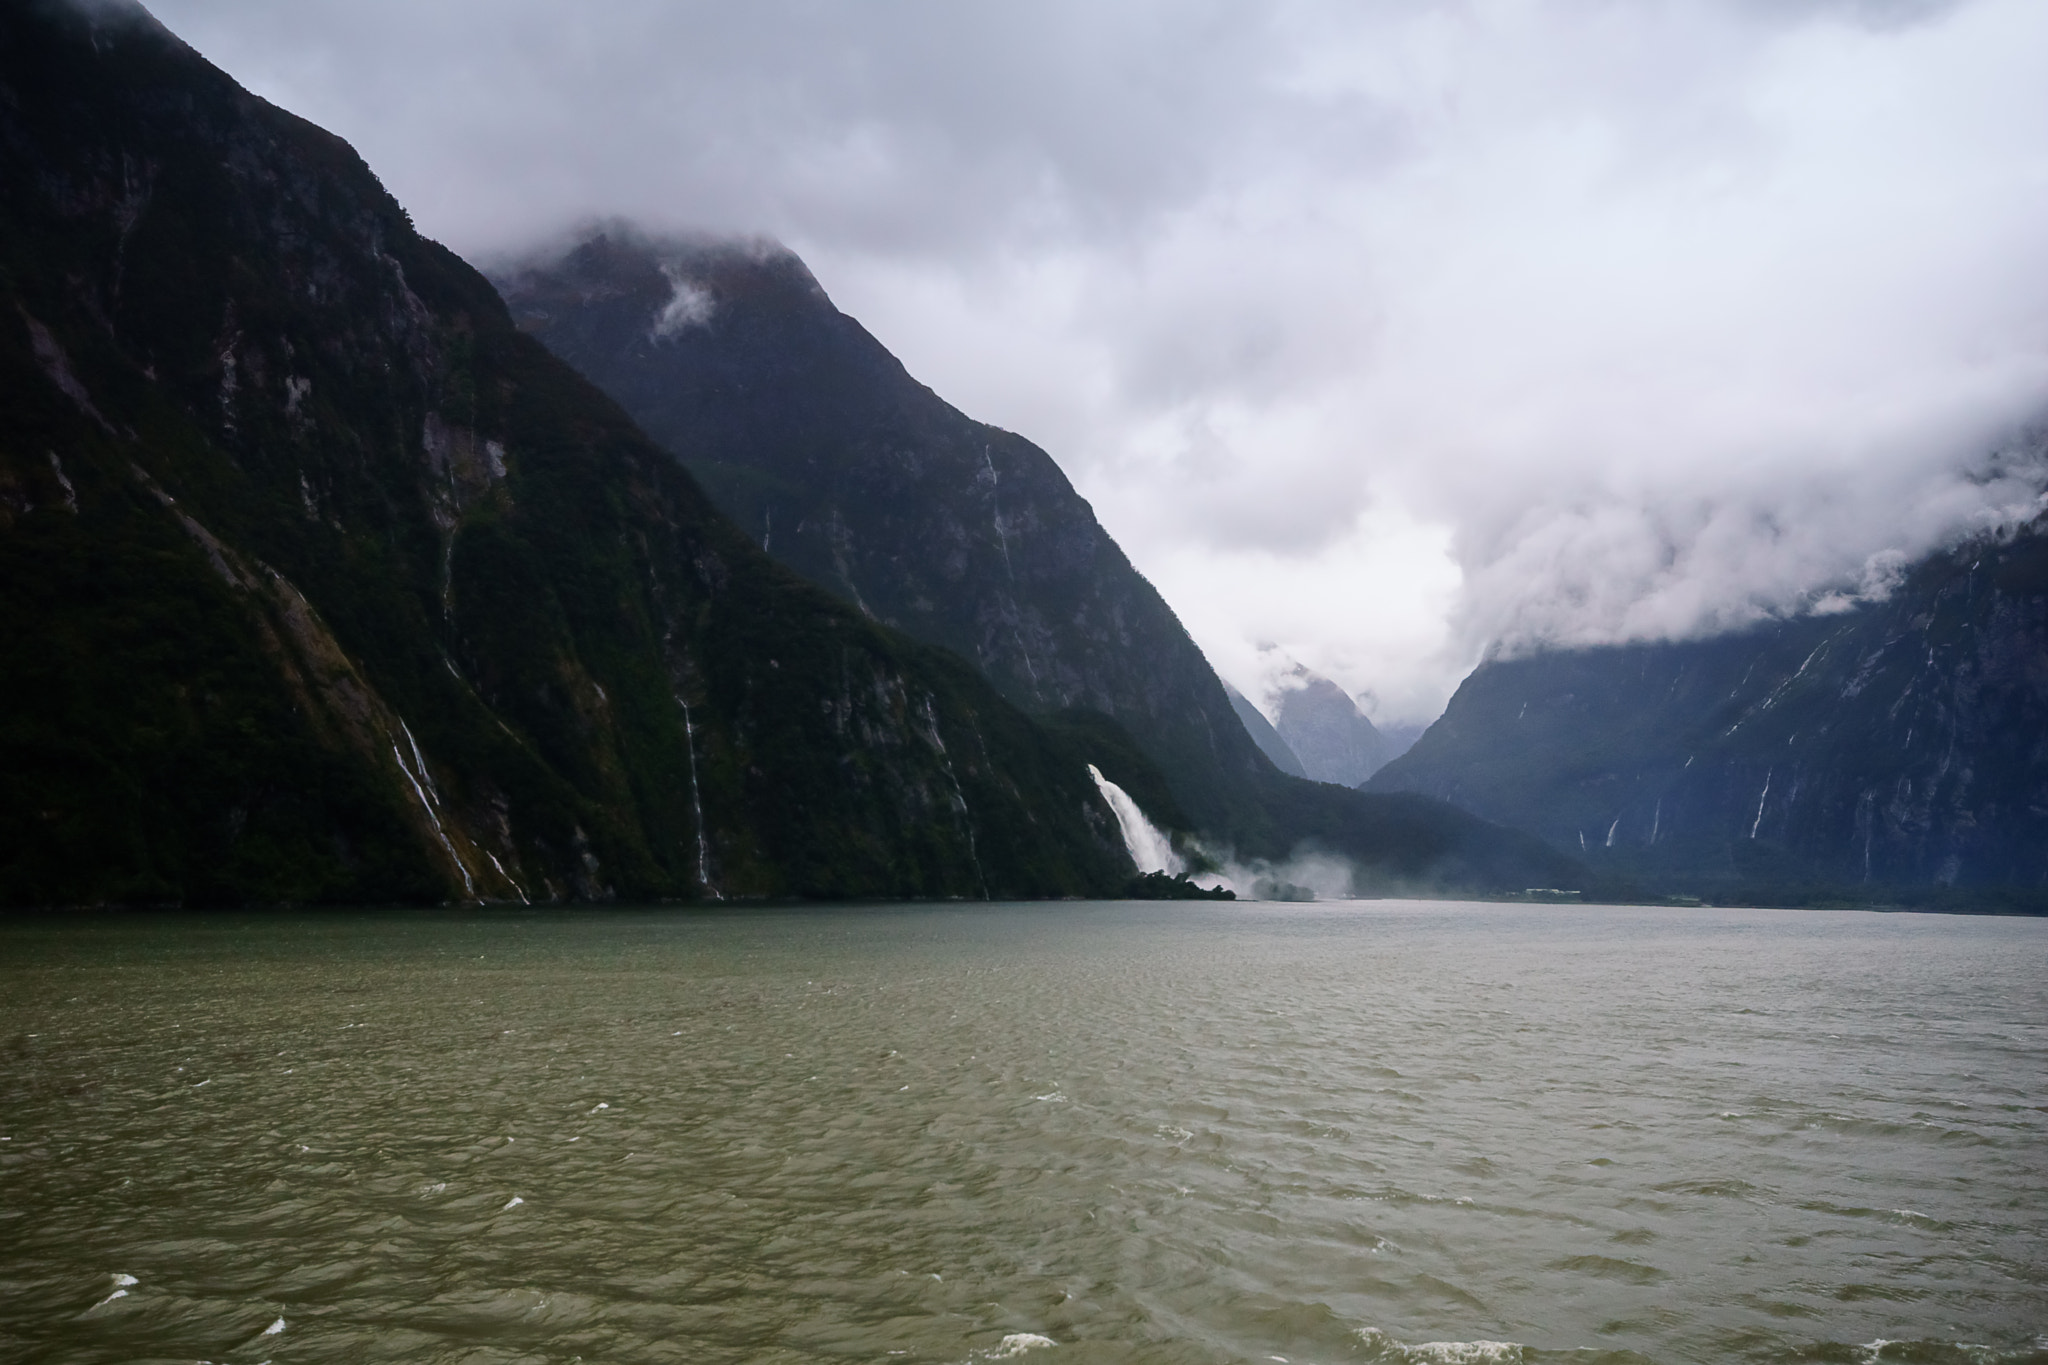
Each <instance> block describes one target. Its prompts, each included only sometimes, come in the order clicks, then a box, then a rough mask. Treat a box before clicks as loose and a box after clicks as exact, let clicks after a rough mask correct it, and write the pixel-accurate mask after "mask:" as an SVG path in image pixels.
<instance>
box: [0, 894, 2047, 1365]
mask: <svg viewBox="0 0 2048 1365" xmlns="http://www.w3.org/2000/svg"><path fill="white" fill-rule="evenodd" d="M2044 965H2048V922H2043V921H2029V920H2013V919H1963V918H1938V917H1929V916H1908V915H1897V916H1880V915H1866V914H1849V913H1844V914H1823V913H1806V914H1799V913H1773V912H1753V911H1715V910H1699V911H1665V910H1660V911H1644V910H1627V909H1591V908H1584V909H1582V908H1576V907H1574V908H1558V907H1509V906H1471V905H1465V906H1461V905H1450V904H1416V903H1401V902H1381V903H1366V904H1354V905H1342V906H1330V905H1317V906H1285V907H1282V906H1274V905H1193V906H1189V905H1171V906H1158V905H1136V904H1119V905H1100V904H1070V905H1034V906H1020V907H994V908H982V907H975V908H902V907H897V908H887V909H856V910H837V911H828V910H818V911H798V912H784V911H752V912H740V911H734V912H717V913H668V912H647V913H640V914H630V913H591V912H578V913H566V912H520V913H504V914H475V913H461V914H455V913H449V914H432V915H413V916H396V915H368V914H363V915H322V916H316V915H281V916H272V917H185V916H181V917H174V918H162V919H137V918H99V917H84V918H78V919H74V920H69V921H57V920H32V921H16V922H13V923H8V924H4V925H0V1136H4V1137H5V1138H6V1141H5V1142H0V1359H6V1360H21V1361H67V1362H69V1361H83V1362H93V1361H186V1362H190V1361H195V1360H205V1361H215V1362H248V1363H249V1365H255V1363H256V1362H260V1361H265V1360H269V1361H275V1362H277V1363H278V1365H285V1363H286V1362H301V1361H303V1362H311V1361H336V1362H340V1361H350V1362H354V1361H366V1360H406V1361H432V1362H444V1361H445V1362H454V1361H461V1362H478V1363H479V1365H482V1363H483V1362H511V1361H556V1362H568V1361H573V1360H578V1359H581V1360H585V1361H593V1362H595V1361H616V1362H633V1361H671V1360H673V1361H690V1362H726V1361H732V1362H738V1361H747V1362H795V1361H837V1360H863V1361H878V1362H888V1361H907V1362H919V1361H930V1362H967V1361H974V1362H982V1361H994V1360H1007V1359H1016V1360H1022V1361H1025V1362H1027V1363H1028V1365H1079V1363H1080V1362H1109V1361H1116V1362H1127V1361H1128V1362H1212V1361H1213V1362H1224V1361H1246V1362H1259V1361H1273V1360H1279V1359H1282V1358H1284V1359H1285V1360H1286V1361H1288V1362H1290V1363H1296V1362H1326V1361H1365V1362H1372V1361H1384V1362H1392V1361H1434V1362H1446V1363H1449V1362H1463V1361H1571V1362H1577V1363H1580V1365H1594V1363H1595V1362H1608V1361H1637V1360H1651V1361H1814V1362H1836V1361H1839V1362H1861V1361H1922V1362H1948V1361H1958V1362H1960V1361H1971V1362H2024V1361H2032V1362H2043V1361H2048V1341H2044V1340H2043V1339H2042V1337H2041V1335H2040V1334H2042V1333H2043V1332H2048V1292H2044V1281H2048V1255H2044V1248H2048V1240H2044V1237H2043V1234H2044V1231H2048V1144H2044V1140H2043V1139H2044V1136H2048V1094H2044V1090H2048V1084H2044V1081H2048V1067H2044V1065H2043V1060H2044V1058H2043V1045H2044V1042H2048V976H2044V973H2043V970H2042V969H2043V967H2044Z"/></svg>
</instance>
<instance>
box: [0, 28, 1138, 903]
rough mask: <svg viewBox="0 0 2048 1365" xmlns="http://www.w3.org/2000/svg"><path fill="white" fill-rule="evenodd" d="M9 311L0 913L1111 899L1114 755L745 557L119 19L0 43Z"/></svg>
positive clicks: (335, 189) (597, 407) (503, 335)
mask: <svg viewBox="0 0 2048 1365" xmlns="http://www.w3.org/2000/svg"><path fill="white" fill-rule="evenodd" d="M0 294H4V296H5V297H4V302H0V374H4V384H0V410H4V415H5V420H4V423H0V432H4V437H0V695H4V696H5V697H6V698H7V705H6V706H5V708H0V901H4V902H6V903H10V904H75V903H81V902H149V903H261V902H276V901H298V902H306V901H377V900H405V901H422V900H424V901H438V900H444V899H450V898H483V897H492V898H500V899H506V900H517V899H527V898H531V899H536V900H539V899H547V898H556V899H603V898H610V897H631V898H645V897H683V898H691V897H701V896H710V895H726V896H732V895H772V894H802V895H816V896H837V895H886V896H903V895H922V896H970V897H971V896H983V895H995V896H1003V895H1014V896H1035V895H1057V894H1075V893H1091V892H1092V893H1101V892H1108V891H1113V890H1114V889H1116V888H1120V887H1121V886H1123V885H1124V884H1125V882H1126V881H1127V879H1128V878H1129V877H1130V876H1131V875H1132V872H1133V866H1132V863H1131V860H1130V858H1129V857H1128V856H1127V854H1126V853H1125V852H1124V850H1123V847H1122V844H1121V840H1120V838H1119V835H1118V833H1117V830H1116V826H1115V824H1114V822H1113V819H1112V817H1111V814H1110V812H1109V811H1108V810H1107V809H1105V808H1104V807H1103V805H1102V802H1101V800H1100V797H1099V796H1098V794H1097V793H1096V790H1095V788H1094V786H1093V783H1092V781H1091V779H1090V777H1089V775H1088V772H1087V765H1088V763H1090V762H1096V763H1098V764H1099V765H1100V766H1101V767H1102V768H1103V770H1104V771H1105V772H1107V773H1109V774H1110V776H1111V777H1113V778H1114V779H1115V780H1116V781H1118V782H1119V783H1121V784H1122V785H1124V786H1126V787H1127V788H1129V789H1131V790H1134V791H1136V790H1144V789H1146V788H1147V786H1148V783H1149V784H1150V785H1151V786H1152V787H1157V785H1158V779H1157V776H1156V774H1148V772H1145V771H1134V770H1133V764H1134V762H1135V763H1136V764H1138V765H1142V760H1141V759H1135V760H1134V757H1133V755H1134V751H1131V750H1129V747H1128V744H1127V742H1126V741H1123V740H1122V738H1121V737H1120V736H1118V735H1115V734H1113V733H1111V734H1106V733H1105V732H1103V731H1100V730H1097V731H1088V730H1086V729H1085V728H1081V727H1073V726H1069V727H1065V728H1063V729H1053V728H1047V727H1045V726H1041V725H1040V724H1038V723H1037V722H1035V721H1033V720H1031V719H1030V718H1028V717H1026V716H1025V715H1024V714H1023V713H1021V712H1020V711H1019V710H1017V708H1016V707H1014V706H1013V705H1011V704H1010V703H1009V702H1007V701H1005V700H1004V699H1003V698H1002V697H1001V696H999V695H998V694H997V693H996V692H995V691H994V690H993V689H992V688H990V687H989V686H988V685H987V683H986V682H985V681H984V680H983V679H982V678H981V677H980V676H978V675H977V674H976V673H975V672H974V671H973V670H972V669H970V668H968V667H966V666H965V665H963V664H961V663H960V662H959V661H958V660H956V659H953V658H952V657H950V656H948V655H945V654H943V653H941V652H939V651H936V650H933V649H930V648H929V647H926V646H923V645H919V644H916V643H914V642H913V641H911V640H909V639H907V638H905V637H903V636H900V635H898V634H896V633H894V632H892V631H889V630H887V629H886V628H884V627H882V626H880V625H878V624H876V623H875V622H874V621H872V620H870V619H868V618H866V617H864V616H863V615H862V614H861V613H859V612H857V611H855V610H853V609H851V608H848V607H846V606H844V605H842V604H841V603H840V602H839V601H837V600H836V599H835V598H833V597H832V596H831V595H829V594H827V593H825V592H822V591H820V590H819V589H817V588H816V587H814V586H812V585H811V584H809V583H807V582H805V581H803V580H802V579H801V578H799V577H798V576H797V575H794V574H792V573H790V572H788V571H787V570H786V569H784V568H782V567H781V566H779V565H777V564H775V563H773V562H772V561H771V560H770V559H769V557H768V556H767V555H765V554H763V553H762V552H761V549H760V547H759V545H758V544H757V543H756V541H755V539H753V538H751V537H750V536H749V535H747V534H742V533H741V532H740V531H739V530H737V529H736V528H734V527H733V526H732V525H731V524H730V523H729V522H728V521H726V519H725V518H724V517H722V516H721V515H720V514H719V513H718V512H717V511H716V509H715V508H714V506H713V505H712V503H711V502H710V501H709V500H708V499H707V498H706V497H705V496H704V495H703V493H702V492H701V491H700V489H699V488H698V487H697V485H696V484H695V483H694V482H693V481H692V480H691V479H690V478H689V477H688V475H687V474H685V473H684V472H683V471H682V470H681V469H680V468H679V467H678V466H677V465H676V464H675V462H674V461H673V460H672V459H670V458H669V457H668V456H667V455H666V454H665V453H664V452H662V451H661V450H660V449H659V448H658V447H657V446H656V445H654V444H653V443H652V442H650V441H649V440H648V439H647V438H646V436H645V435H643V434H642V433H641V432H640V431H639V430H638V429H637V428H636V427H635V426H634V425H633V424H632V422H631V421H630V420H628V419H627V418H626V417H625V416H624V415H623V414H622V413H621V412H620V411H619V410H618V408H617V407H616V405H615V404H613V403H612V402H611V401H609V400H608V399H606V398H605V397H604V396H603V395H601V394H600V393H598V392H597V391H596V390H594V389H593V388H591V387H590V386H589V385H588V384H587V383H585V382H584V381H583V380H582V379H581V378H579V377H578V376H577V375H576V374H575V373H574V372H572V371H571V370H570V369H569V368H568V367H567V366H565V365H563V364H562V363H561V362H559V361H557V360H556V359H555V358H554V357H552V356H551V355H549V354H548V353H547V352H546V351H545V350H544V349H543V348H542V347H541V346H540V345H538V344H537V343H535V342H534V341H532V340H531V339H529V338H527V337H525V336H522V335H521V334H520V333H519V332H518V331H517V329H516V328H515V327H514V326H513V325H512V322H511V319H510V318H509V316H508V315H507V314H506V312H505V308H504V305H503V303H502V301H501V300H500V299H499V298H498V296H497V294H496V293H495V291H494V290H493V289H492V288H491V286H490V285H489V284H488V282H487V281H485V279H484V278H483V277H482V276H481V275H479V274H477V273H476V272H475V271H473V270H472V269H470V268H469V267H468V266H466V265H465V264H463V262H461V261H460V260H458V259H456V258H455V257H454V256H453V255H451V254H450V253H449V252H447V251H445V250H443V249H442V248H440V247H438V246H436V245H435V244H434V243H432V242H429V241H426V240H423V239H422V238H420V237H419V236H418V235H417V234H416V233H414V231H413V230H412V227H411V224H410V222H409V220H408V219H407V217H406V215H405V214H404V212H403V211H402V210H401V209H400V208H399V206H398V205H397V204H396V203H395V202H393V201H392V199H391V198H390V196H389V195H387V194H386V193H385V192H384V190H383V188H382V187H381V186H380V185H379V183H378V182H377V179H376V177H375V176H374V175H372V174H371V173H370V171H369V170H368V168H366V167H365V166H364V165H363V164H362V162H361V161H360V160H359V159H358V158H357V157H356V155H355V154H354V152H352V151H351V150H350V149H349V148H348V147H347V146H346V145H345V144H343V143H342V142H341V141H339V140H338V139H336V138H334V137H333V136H331V135H329V134H327V133H325V132H322V131H321V130H320V129H318V128H315V127H313V126H311V125H309V124H307V123H305V122H303V121H302V120H300V119H297V118H294V117H293V116H291V115H289V114H287V113H284V112H282V111H280V110H278V109H275V108H273V107H272V106H270V105H268V104H266V103H264V102H263V101H262V100H259V99H257V98H255V97H253V96H251V95H249V94H248V93H247V92H245V91H243V90H242V89H241V88H240V87H238V86H237V85H235V83H234V82H233V81H231V80H230V79H228V78H227V77H226V76H225V75H223V74H222V73H221V72H219V71H218V70H216V69H214V68H213V67H211V66H210V65H208V64H207V63H206V62H205V61H204V60H202V59H201V58H200V57H198V56H197V55H196V54H195V53H193V52H192V51H191V50H190V49H189V48H187V47H185V46H184V45H183V44H181V43H179V42H178V41H177V40H176V39H175V38H173V37H172V36H171V35H170V34H168V33H166V32H165V31H164V30H163V29H162V28H161V27H160V26H158V25H157V24H156V23H155V21H153V20H152V19H150V18H149V17H148V16H147V15H146V14H145V13H144V12H143V11H142V10H141V9H140V8H139V7H137V6H132V5H128V4H124V3H119V0H95V3H94V4H92V5H86V6H79V5H73V4H69V3H62V0H18V2H17V3H10V4H8V5H7V6H5V7H4V9H0ZM992 444H993V443H992ZM989 461H990V465H991V467H992V468H994V469H996V470H999V471H1000V470H1006V469H1011V468H1013V466H1012V465H1010V464H1008V463H1006V461H1005V457H1004V456H1003V455H1002V454H1000V453H998V452H992V453H991V454H990V456H989ZM1018 477H1020V478H1021V477H1023V476H1022V475H1021V474H1019V476H1018ZM992 491H993V486H992ZM1103 609H1104V610H1105V611H1108V610H1109V609H1110V608H1109V607H1108V606H1105V607H1104V608H1103ZM1091 622H1093V627H1092V628H1095V629H1099V630H1101V631H1104V632H1107V633H1109V634H1111V635H1114V634H1115V632H1116V631H1117V629H1118V626H1117V623H1116V621H1115V620H1114V619H1104V620H1100V621H1096V620H1095V618H1091ZM1023 624H1024V623H1022V622H1020V633H1021V635H1022V638H1024V639H1025V640H1026V641H1027V642H1028V640H1029V639H1030V635H1029V632H1028V630H1023V629H1022V626H1023ZM990 629H991V630H992V631H993V630H994V627H990ZM999 634H1000V632H999V631H997V632H995V635H992V636H991V638H992V639H993V638H996V636H997V635H999ZM1133 643H1134V644H1136V643H1140V642H1138V641H1136V640H1135V639H1134V641H1133ZM1019 657H1020V658H1021V655H1020V656H1019ZM1061 685H1063V686H1064V685H1066V684H1064V683H1063V684H1061ZM1111 728H1112V729H1113V727H1111ZM1120 746H1121V747H1120Z"/></svg>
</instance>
